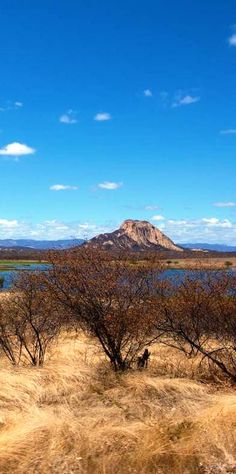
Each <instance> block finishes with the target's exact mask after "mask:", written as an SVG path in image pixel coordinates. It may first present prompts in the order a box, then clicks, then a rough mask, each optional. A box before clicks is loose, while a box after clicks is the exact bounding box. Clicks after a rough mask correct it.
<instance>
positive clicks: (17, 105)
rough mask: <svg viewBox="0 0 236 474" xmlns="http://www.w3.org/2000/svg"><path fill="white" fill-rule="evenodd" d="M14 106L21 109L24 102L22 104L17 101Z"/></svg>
mask: <svg viewBox="0 0 236 474" xmlns="http://www.w3.org/2000/svg"><path fill="white" fill-rule="evenodd" d="M14 106H15V107H16V108H17V109H18V108H20V107H23V102H20V101H18V100H17V101H16V102H15V103H14Z"/></svg>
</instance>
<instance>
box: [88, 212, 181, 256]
mask: <svg viewBox="0 0 236 474" xmlns="http://www.w3.org/2000/svg"><path fill="white" fill-rule="evenodd" d="M89 244H90V245H93V246H94V247H95V246H103V247H104V248H107V249H114V250H118V249H124V250H148V249H150V250H172V251H173V250H174V251H179V252H181V251H182V248H181V247H178V245H175V244H174V242H172V240H171V239H169V237H167V236H166V235H165V234H163V232H161V231H160V230H159V229H157V228H156V227H155V226H154V225H152V224H150V222H148V221H137V220H132V219H129V220H126V221H124V222H123V224H122V225H121V226H120V228H119V229H118V230H115V231H114V232H110V233H107V234H101V235H98V236H97V237H94V238H93V239H91V240H90V241H89Z"/></svg>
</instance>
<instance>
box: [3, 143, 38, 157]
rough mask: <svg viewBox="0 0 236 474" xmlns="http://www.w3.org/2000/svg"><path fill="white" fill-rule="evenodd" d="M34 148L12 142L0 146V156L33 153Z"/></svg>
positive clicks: (17, 155)
mask: <svg viewBox="0 0 236 474" xmlns="http://www.w3.org/2000/svg"><path fill="white" fill-rule="evenodd" d="M35 151H36V150H35V149H34V148H31V147H29V146H28V145H25V144H23V143H18V142H13V143H9V145H6V146H4V147H3V148H0V155H2V156H14V157H19V156H23V155H32V154H33V153H35Z"/></svg>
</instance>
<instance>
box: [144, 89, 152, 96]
mask: <svg viewBox="0 0 236 474" xmlns="http://www.w3.org/2000/svg"><path fill="white" fill-rule="evenodd" d="M143 94H144V95H145V97H152V96H153V93H152V91H151V90H150V89H145V90H144V91H143Z"/></svg>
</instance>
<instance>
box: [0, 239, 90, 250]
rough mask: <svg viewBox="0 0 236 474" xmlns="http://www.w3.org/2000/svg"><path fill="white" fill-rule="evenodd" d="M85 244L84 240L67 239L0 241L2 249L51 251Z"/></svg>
mask: <svg viewBox="0 0 236 474" xmlns="http://www.w3.org/2000/svg"><path fill="white" fill-rule="evenodd" d="M83 242H84V240H82V239H65V240H33V239H16V240H14V239H0V249H1V248H15V247H21V248H22V247H23V248H29V249H35V250H49V249H68V248H71V247H76V246H77V245H81V244H82V243H83Z"/></svg>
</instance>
